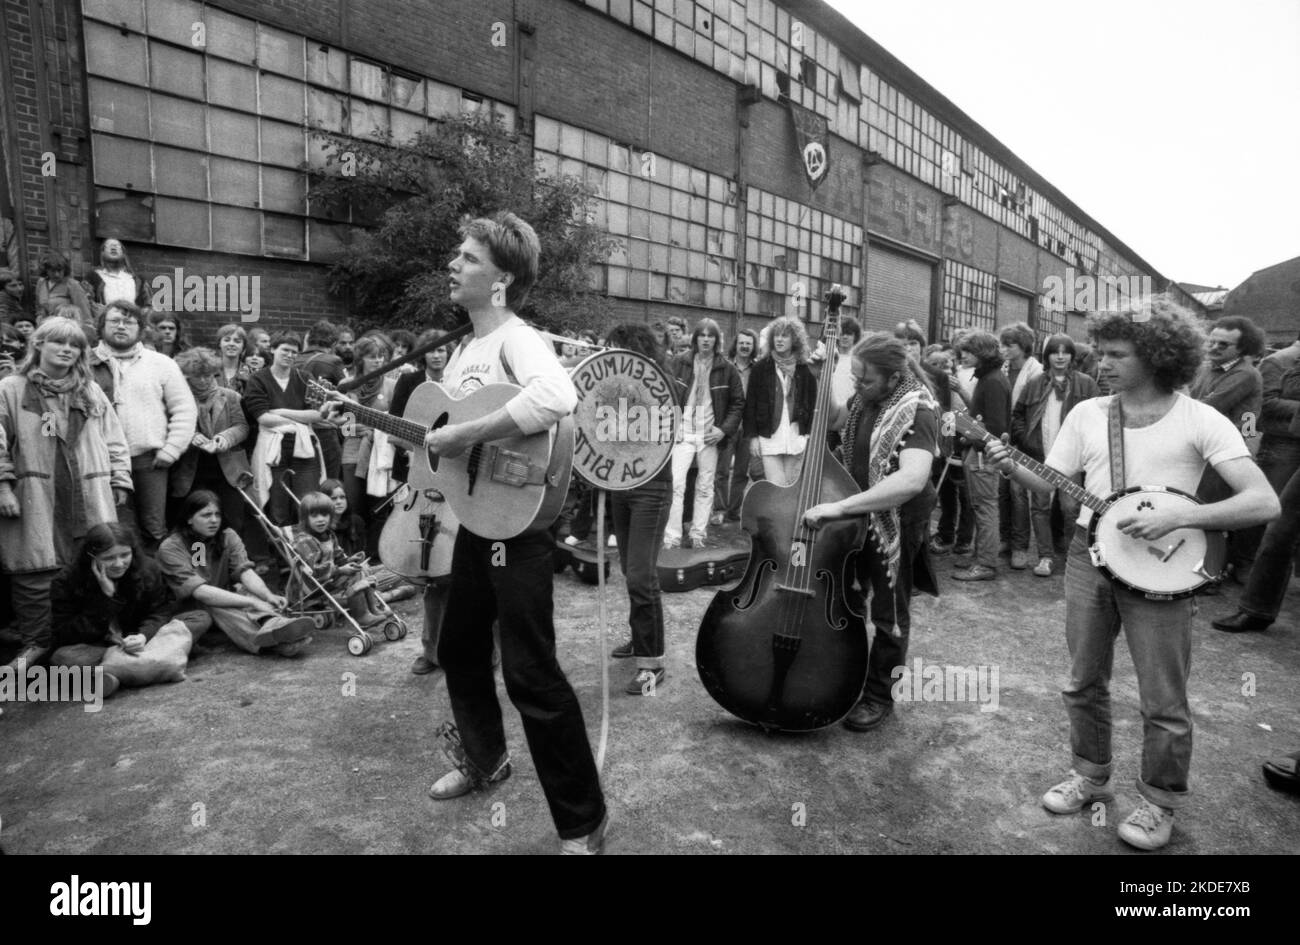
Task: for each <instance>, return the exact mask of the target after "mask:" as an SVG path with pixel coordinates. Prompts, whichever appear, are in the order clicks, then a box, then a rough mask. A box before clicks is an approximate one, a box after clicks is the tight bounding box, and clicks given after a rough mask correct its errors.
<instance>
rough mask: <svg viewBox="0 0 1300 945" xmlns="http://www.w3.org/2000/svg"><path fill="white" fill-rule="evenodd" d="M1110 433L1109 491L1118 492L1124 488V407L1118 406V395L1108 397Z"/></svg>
mask: <svg viewBox="0 0 1300 945" xmlns="http://www.w3.org/2000/svg"><path fill="white" fill-rule="evenodd" d="M1107 426H1108V428H1109V434H1110V491H1111V492H1119V491H1120V490H1121V489H1123V488H1124V481H1125V480H1124V408H1123V407H1121V406H1120V403H1119V395H1118V394H1116V395H1114V396H1112V397H1111V399H1110V415H1109V421H1108V423H1107Z"/></svg>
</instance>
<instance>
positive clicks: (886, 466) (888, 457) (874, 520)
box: [804, 332, 939, 732]
mask: <svg viewBox="0 0 1300 945" xmlns="http://www.w3.org/2000/svg"><path fill="white" fill-rule="evenodd" d="M852 358H853V367H852V373H853V382H854V385H855V387H856V389H857V394H856V396H854V397H853V398H852V400H850V401H849V407H848V418H847V421H846V423H845V426H844V432H843V451H844V464H845V466H847V467H848V470H849V473H850V474H851V475H852V476H853V479H854V481H855V482H856V483H857V484H858V486H859V488H861V489H862V491H861V492H859V493H858V494H857V495H854V496H850V497H849V498H847V499H842V500H841V501H839V502H827V503H823V504H821V505H815V506H813V507H812V508H810V509H809V510H808V511H807V512H805V513H804V521H805V522H807V524H808V525H809V526H810V527H813V528H817V527H820V526H821V525H822V524H823V523H824V522H827V521H833V520H836V519H843V518H854V517H857V516H862V515H867V516H869V517H870V529H869V531H868V535H867V541H866V544H865V545H864V546H863V548H862V550H861V551H860V552H859V553H858V556H857V571H858V582H859V583H860V584H861V586H862V587H863V588H864V589H867V590H869V592H870V595H871V602H870V612H869V616H870V618H871V623H872V625H873V626H874V627H875V630H876V633H875V637H874V638H873V639H872V642H871V655H870V659H869V661H868V667H867V682H866V687H865V690H864V692H863V695H862V698H861V700H859V702H858V704H857V705H856V706H855V707H854V709H853V711H851V712H850V713H849V714H848V717H847V718H845V719H844V725H845V726H846V727H847V728H850V729H852V730H853V731H855V732H866V731H870V730H871V729H873V728H875V727H876V726H878V725H880V724H881V723H882V722H884V721H885V720H886V719H887V718H889V716H890V714H891V713H892V712H893V709H894V701H893V695H892V693H891V689H892V686H893V672H894V668H895V667H897V666H903V665H905V664H906V662H907V640H908V634H909V631H910V629H911V626H912V618H911V604H910V601H911V596H912V588H913V587H914V586H915V587H918V588H920V589H921V590H924V591H926V592H928V593H930V594H935V595H937V594H938V592H939V591H938V587H937V586H936V585H935V581H934V577H933V574H932V572H931V570H930V563H929V556H928V552H927V546H926V534H927V531H928V529H929V522H930V513H931V511H932V510H933V509H934V503H935V495H936V494H935V490H934V486H933V485H932V484H931V482H930V468H931V465H932V464H933V462H934V457H935V456H937V455H938V444H939V421H938V416H937V405H936V403H935V400H934V397H933V395H932V393H931V391H930V385H929V382H928V381H927V380H926V378H925V375H924V374H922V373H921V371H920V368H919V365H917V363H916V362H915V361H914V360H912V359H910V358H908V356H907V348H906V347H905V346H904V344H903V342H902V341H900V340H898V339H897V338H894V337H892V336H891V335H889V334H886V333H884V332H873V333H872V334H869V335H867V336H866V337H865V338H864V339H863V340H862V341H861V342H859V343H858V344H857V345H856V346H855V347H854V348H853V352H852Z"/></svg>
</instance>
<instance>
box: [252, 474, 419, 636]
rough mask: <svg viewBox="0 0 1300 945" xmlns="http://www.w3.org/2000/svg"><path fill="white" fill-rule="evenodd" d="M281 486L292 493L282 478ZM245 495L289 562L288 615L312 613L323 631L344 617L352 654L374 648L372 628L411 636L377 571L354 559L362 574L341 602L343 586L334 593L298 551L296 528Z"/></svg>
mask: <svg viewBox="0 0 1300 945" xmlns="http://www.w3.org/2000/svg"><path fill="white" fill-rule="evenodd" d="M286 475H287V473H286ZM277 485H278V486H279V488H281V489H284V490H285V491H286V492H288V493H289V494H290V495H291V496H293V492H292V491H291V490H290V489H289V487H288V486H287V485H286V484H285V483H284V481H283V479H281V480H279V481H278V482H277ZM273 488H274V487H273ZM240 494H241V495H243V497H244V500H245V501H246V502H247V503H248V505H249V506H250V507H251V508H252V509H253V514H254V516H255V517H256V519H257V521H258V523H259V524H260V525H261V526H262V530H263V531H264V532H265V533H266V538H267V541H269V542H270V544H271V547H272V548H274V549H275V550H276V552H277V553H278V554H279V556H280V557H281V558H282V559H283V560H284V561H285V562H286V563H287V564H288V565H289V577H288V579H287V580H286V582H285V586H284V596H285V599H286V600H287V601H288V606H287V607H286V609H285V613H286V614H287V615H290V616H294V617H310V618H311V620H312V623H313V624H314V625H315V626H316V629H318V630H326V629H328V628H330V627H332V626H334V625H335V624H337V623H338V622H340V621H342V622H343V623H345V624H346V625H347V626H348V628H349V634H348V652H349V653H351V654H352V655H353V656H365V655H366V654H367V653H369V652H370V648H371V647H373V646H374V644H375V637H374V636H372V632H377V633H382V634H383V635H384V639H386V640H390V641H396V640H401V639H403V638H404V637H405V636H406V633H407V627H406V621H404V620H403V619H402V618H401V617H400V616H398V614H397V613H396V612H395V611H394V610H393V609H392V608H391V607H389V606H388V602H387V601H386V600H384V598H383V597H382V596H380V594H379V593H378V589H377V587H376V582H375V579H374V577H373V575H372V569H371V568H370V567H369V565H368V564H367V562H366V561H365V560H364V559H355V560H354V561H353V563H355V564H356V565H358V572H357V575H356V577H355V578H354V579H353V580H351V581H350V582H349V583H348V585H347V588H346V603H344V602H342V601H340V600H339V596H338V595H337V591H338V588H337V587H336V588H335V589H334V591H333V592H332V591H331V590H330V589H329V588H328V587H326V585H325V584H323V583H322V582H321V581H320V580H319V579H318V578H317V577H316V575H315V573H314V572H313V570H312V566H311V564H310V563H309V562H308V561H306V560H305V559H304V558H303V557H302V555H301V554H300V553H299V552H298V549H297V547H296V545H295V543H294V539H295V537H296V536H295V534H294V528H293V526H290V525H285V526H279V525H276V524H274V523H273V522H272V521H271V520H270V519H269V518H267V517H266V513H265V512H263V511H262V509H261V508H259V507H258V505H257V502H256V500H254V499H253V498H252V497H251V496H250V495H248V493H246V492H244V491H243V490H240ZM293 498H294V501H295V502H297V501H298V497H297V496H293Z"/></svg>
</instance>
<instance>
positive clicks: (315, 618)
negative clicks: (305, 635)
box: [311, 614, 333, 630]
mask: <svg viewBox="0 0 1300 945" xmlns="http://www.w3.org/2000/svg"><path fill="white" fill-rule="evenodd" d="M311 622H312V623H313V624H314V625H315V627H316V629H317V630H328V629H329V625H330V624H331V623H333V620H332V619H331V618H330V615H329V614H313V615H312V618H311Z"/></svg>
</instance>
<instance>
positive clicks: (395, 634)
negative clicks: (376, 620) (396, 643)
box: [384, 620, 404, 641]
mask: <svg viewBox="0 0 1300 945" xmlns="http://www.w3.org/2000/svg"><path fill="white" fill-rule="evenodd" d="M403 636H404V634H403V633H402V625H401V624H400V623H398V622H397V621H396V620H389V621H387V622H385V623H384V639H385V640H390V641H393V640H400V639H402V637H403Z"/></svg>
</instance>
